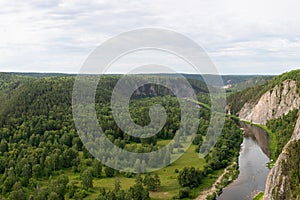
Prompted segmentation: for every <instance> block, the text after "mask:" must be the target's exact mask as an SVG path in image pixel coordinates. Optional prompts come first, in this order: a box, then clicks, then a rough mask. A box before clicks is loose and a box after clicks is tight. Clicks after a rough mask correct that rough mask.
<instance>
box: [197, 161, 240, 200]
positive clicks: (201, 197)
mask: <svg viewBox="0 0 300 200" xmlns="http://www.w3.org/2000/svg"><path fill="white" fill-rule="evenodd" d="M234 164H236V163H232V164H231V165H229V166H228V167H226V168H225V170H224V172H223V173H222V174H221V175H220V176H219V177H218V179H217V180H216V181H215V183H214V184H213V185H212V187H211V188H209V189H207V190H204V191H202V192H201V193H200V195H199V196H198V197H197V198H196V200H205V199H206V197H207V196H208V195H211V194H213V193H214V192H216V191H217V188H216V186H217V185H218V183H220V182H221V180H222V178H223V177H224V175H225V174H226V173H227V172H228V168H230V167H232V166H233V165H234Z"/></svg>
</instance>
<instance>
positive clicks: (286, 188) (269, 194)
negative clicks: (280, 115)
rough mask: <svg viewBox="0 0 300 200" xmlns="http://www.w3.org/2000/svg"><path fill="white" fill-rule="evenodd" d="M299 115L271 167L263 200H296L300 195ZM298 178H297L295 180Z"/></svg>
mask: <svg viewBox="0 0 300 200" xmlns="http://www.w3.org/2000/svg"><path fill="white" fill-rule="evenodd" d="M299 139H300V117H299V118H298V120H297V123H296V126H295V130H294V133H293V135H292V137H291V140H290V141H289V142H288V143H287V144H286V145H285V147H284V148H283V150H282V153H281V154H280V155H279V157H278V159H277V161H276V164H275V166H274V167H273V168H272V169H271V171H270V173H269V175H268V177H267V181H266V189H265V194H264V200H290V199H291V200H292V199H295V200H298V199H300V195H299V193H298V192H297V191H299V190H300V183H299V182H300V180H299V176H300V174H299V173H300V172H299V171H300V161H299V158H300V140H299ZM297 179H298V180H297Z"/></svg>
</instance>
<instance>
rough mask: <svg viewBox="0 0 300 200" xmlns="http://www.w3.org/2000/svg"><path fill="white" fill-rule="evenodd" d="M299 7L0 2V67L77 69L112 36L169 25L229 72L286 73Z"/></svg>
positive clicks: (296, 48) (298, 43) (255, 2)
mask: <svg viewBox="0 0 300 200" xmlns="http://www.w3.org/2000/svg"><path fill="white" fill-rule="evenodd" d="M299 5H300V3H299V2H298V1H296V0H285V1H283V0H277V1H270V0H266V1H259V0H252V1H243V0H242V1H241V0H227V1H223V0H211V1H197V0H193V1H180V0H176V1H174V0H163V1H162V0H152V1H146V0H139V1H137V0H135V1H127V0H125V1H121V0H119V1H117V0H111V1H106V0H103V1H96V0H91V1H79V0H73V1H67V0H61V1H59V0H47V1H34V0H30V1H21V0H17V1H0V8H1V9H0V24H1V27H0V71H20V70H22V71H58V72H77V71H78V69H79V68H80V66H81V64H82V62H83V61H84V59H85V58H86V57H87V56H88V54H89V53H90V52H91V51H92V50H93V49H94V48H95V47H96V46H97V45H100V44H101V43H102V42H104V41H105V40H106V39H108V38H110V37H112V36H115V35H117V34H119V33H121V32H123V31H128V30H130V29H135V28H141V27H162V28H168V29H172V30H175V31H178V32H181V33H183V34H185V35H187V36H189V37H191V38H192V39H194V40H195V41H197V42H198V43H199V44H200V45H202V46H203V47H204V49H206V50H207V51H208V54H209V55H210V56H211V57H212V59H213V60H214V61H215V63H216V64H217V66H218V68H219V69H220V71H221V72H222V73H227V74H228V73H237V72H238V73H267V72H268V71H269V72H270V73H281V72H282V71H285V70H284V69H286V70H289V69H291V68H295V67H297V66H299V61H300V60H299V59H298V57H300V38H299V37H300V24H299V21H300V15H299V14H298V12H299V11H298V8H299ZM272 66H274V68H272V69H271V68H270V67H272Z"/></svg>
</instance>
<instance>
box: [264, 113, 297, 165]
mask: <svg viewBox="0 0 300 200" xmlns="http://www.w3.org/2000/svg"><path fill="white" fill-rule="evenodd" d="M298 113H299V111H298V109H295V110H293V111H290V112H289V113H288V114H286V115H283V116H282V117H280V118H278V119H273V120H269V121H268V122H267V124H266V126H267V127H268V128H269V129H270V130H271V132H272V134H271V135H270V140H271V141H270V150H271V158H272V159H273V160H274V161H276V159H277V158H278V156H279V154H280V153H281V152H282V149H283V147H284V146H285V145H286V143H287V142H288V141H289V140H290V139H291V136H292V134H293V131H294V127H295V124H296V121H297V119H298Z"/></svg>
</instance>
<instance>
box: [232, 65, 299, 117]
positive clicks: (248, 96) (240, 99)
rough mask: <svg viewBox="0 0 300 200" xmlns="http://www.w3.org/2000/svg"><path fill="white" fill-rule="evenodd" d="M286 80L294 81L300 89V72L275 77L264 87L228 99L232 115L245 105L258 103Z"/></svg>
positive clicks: (250, 89) (251, 88) (248, 89)
mask: <svg viewBox="0 0 300 200" xmlns="http://www.w3.org/2000/svg"><path fill="white" fill-rule="evenodd" d="M285 80H294V81H295V82H296V84H297V88H300V70H293V71H290V72H286V73H284V74H282V75H280V76H275V77H274V78H272V79H271V80H268V81H267V82H265V83H264V84H262V85H255V86H253V87H250V88H247V89H245V90H242V91H240V92H237V93H234V94H232V95H230V96H229V97H228V101H227V103H228V106H229V107H230V110H231V112H232V113H235V114H236V113H238V112H239V111H240V110H241V108H242V107H243V106H244V105H245V103H257V101H258V100H259V98H260V97H261V96H262V95H263V94H264V93H265V92H267V91H269V90H271V89H272V88H274V87H275V86H276V85H279V84H282V83H283V82H284V81H285ZM299 91H300V89H298V92H299Z"/></svg>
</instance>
